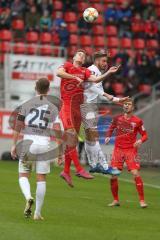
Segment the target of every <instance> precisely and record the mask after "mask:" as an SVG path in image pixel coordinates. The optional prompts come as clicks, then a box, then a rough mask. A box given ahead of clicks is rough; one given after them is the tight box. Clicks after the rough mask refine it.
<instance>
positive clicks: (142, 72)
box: [0, 0, 160, 94]
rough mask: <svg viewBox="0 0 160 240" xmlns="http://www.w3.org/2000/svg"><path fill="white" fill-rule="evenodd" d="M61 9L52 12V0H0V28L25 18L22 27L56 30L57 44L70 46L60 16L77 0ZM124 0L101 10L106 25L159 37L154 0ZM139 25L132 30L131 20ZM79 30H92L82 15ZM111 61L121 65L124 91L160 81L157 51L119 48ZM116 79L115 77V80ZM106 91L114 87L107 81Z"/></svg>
mask: <svg viewBox="0 0 160 240" xmlns="http://www.w3.org/2000/svg"><path fill="white" fill-rule="evenodd" d="M61 2H63V9H62V11H56V12H54V1H52V0H0V8H1V14H0V29H10V28H11V23H12V20H13V19H16V18H22V19H24V21H25V31H37V32H45V31H47V32H51V33H53V34H54V33H57V34H58V35H59V38H60V46H63V47H68V46H69V36H70V33H69V31H68V29H67V23H66V22H65V21H64V19H63V13H64V12H66V11H73V12H78V9H77V1H74V0H62V1H61ZM145 2H146V3H145V4H144V1H142V0H131V1H130V4H129V1H124V2H123V4H121V5H115V4H114V3H109V4H108V5H107V9H106V10H105V11H104V19H105V24H106V25H114V26H116V27H117V29H118V37H119V38H122V37H127V38H132V39H135V38H142V39H145V40H146V39H156V40H158V41H159V40H160V18H159V17H158V16H157V15H156V7H155V5H154V4H153V2H154V1H151V0H148V1H145ZM132 23H135V25H136V26H138V29H139V30H138V31H136V32H133V31H132V26H131V24H132ZM77 24H78V29H79V30H78V34H79V35H84V34H92V26H91V24H89V23H86V22H85V21H84V20H83V18H79V21H78V23H77ZM112 64H116V65H119V64H121V65H122V68H121V71H120V72H119V74H118V75H117V77H116V81H118V82H122V81H123V83H125V84H124V88H125V93H128V94H130V93H131V94H134V93H135V92H136V90H137V86H139V84H149V85H153V84H155V83H157V82H159V81H160V51H159V49H158V50H157V49H156V50H152V51H148V50H146V49H142V50H138V51H135V52H134V54H132V56H131V55H130V54H129V53H128V52H127V51H126V50H125V49H119V51H118V53H117V54H116V55H115V56H114V57H113V58H112ZM113 81H115V78H114V80H113ZM104 87H105V89H106V91H108V90H110V91H113V93H114V90H113V89H112V88H111V84H110V83H108V82H106V83H105V85H104Z"/></svg>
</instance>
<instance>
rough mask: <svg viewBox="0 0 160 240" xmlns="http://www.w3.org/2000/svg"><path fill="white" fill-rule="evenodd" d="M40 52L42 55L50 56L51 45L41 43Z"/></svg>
mask: <svg viewBox="0 0 160 240" xmlns="http://www.w3.org/2000/svg"><path fill="white" fill-rule="evenodd" d="M40 54H41V55H43V56H51V55H52V47H51V45H47V44H46V45H42V46H41V47H40Z"/></svg>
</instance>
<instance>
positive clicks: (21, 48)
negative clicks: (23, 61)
mask: <svg viewBox="0 0 160 240" xmlns="http://www.w3.org/2000/svg"><path fill="white" fill-rule="evenodd" d="M13 52H14V53H15V54H24V53H25V52H26V46H25V43H24V42H19V43H16V44H15V45H14V46H13Z"/></svg>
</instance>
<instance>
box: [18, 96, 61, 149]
mask: <svg viewBox="0 0 160 240" xmlns="http://www.w3.org/2000/svg"><path fill="white" fill-rule="evenodd" d="M18 118H19V120H23V121H24V125H25V127H24V129H23V131H22V132H23V134H24V138H23V139H24V140H26V139H27V140H32V141H33V144H37V145H48V144H49V142H50V136H51V131H52V127H53V123H54V122H57V120H58V108H57V107H56V106H55V105H54V104H52V103H51V102H50V101H49V100H48V99H47V96H43V97H42V96H37V97H34V98H32V99H31V100H29V101H27V102H25V103H24V104H23V105H22V106H21V109H20V112H19V115H18Z"/></svg>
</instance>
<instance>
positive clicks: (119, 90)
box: [112, 82, 125, 96]
mask: <svg viewBox="0 0 160 240" xmlns="http://www.w3.org/2000/svg"><path fill="white" fill-rule="evenodd" d="M112 89H113V91H114V93H115V95H116V96H117V95H119V96H120V95H122V96H123V94H124V91H125V89H124V85H123V83H118V82H116V83H113V84H112Z"/></svg>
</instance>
